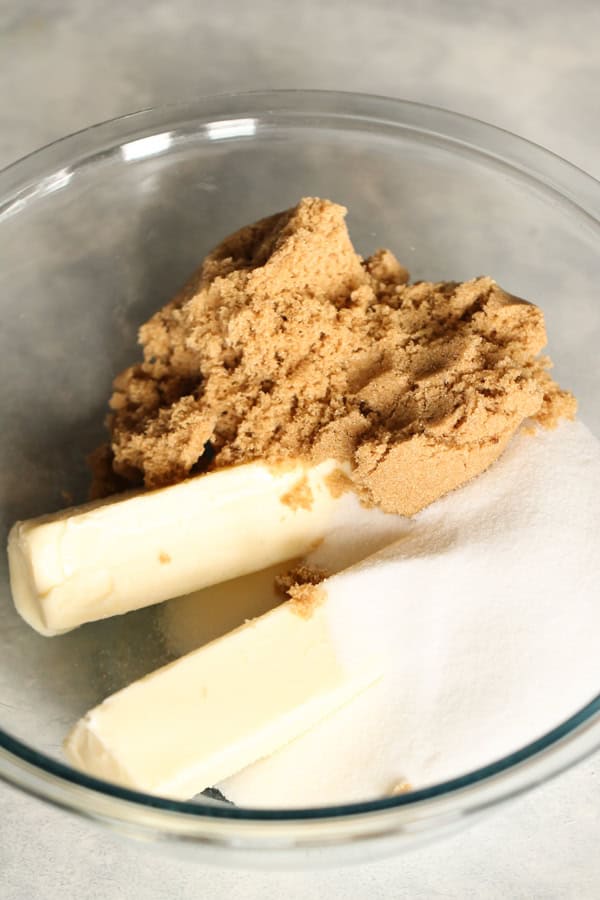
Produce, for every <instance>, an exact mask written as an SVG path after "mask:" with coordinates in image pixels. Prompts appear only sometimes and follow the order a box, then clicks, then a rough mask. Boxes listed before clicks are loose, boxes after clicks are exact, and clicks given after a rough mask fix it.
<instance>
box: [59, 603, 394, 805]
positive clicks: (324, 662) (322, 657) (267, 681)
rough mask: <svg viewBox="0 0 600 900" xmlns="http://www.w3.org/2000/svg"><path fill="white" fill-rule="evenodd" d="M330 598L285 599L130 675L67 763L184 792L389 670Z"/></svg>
mask: <svg viewBox="0 0 600 900" xmlns="http://www.w3.org/2000/svg"><path fill="white" fill-rule="evenodd" d="M345 634H347V628H346V627H345V625H344V614H343V611H341V610H340V609H339V608H337V609H335V610H333V609H332V608H330V605H329V604H328V602H327V599H325V600H324V601H323V602H322V603H321V604H320V605H317V606H316V607H315V608H314V610H313V611H312V614H311V615H310V616H308V617H303V616H301V615H299V614H298V611H297V610H295V608H294V602H293V601H289V602H286V603H284V604H282V605H281V606H278V607H276V608H275V609H273V610H271V611H270V612H268V613H265V614H264V615H262V616H260V617H258V618H256V619H253V620H251V621H250V622H247V623H246V624H244V625H242V626H240V627H239V628H237V629H235V630H234V631H232V632H230V633H229V634H227V635H225V636H224V637H221V638H218V639H217V640H215V641H212V642H211V643H210V644H207V645H205V646H204V647H202V648H200V649H199V650H195V651H194V652H192V653H189V654H187V655H186V656H183V657H181V658H180V659H178V660H176V661H175V662H172V663H170V664H169V665H167V666H164V667H163V668H161V669H158V670H157V671H155V672H153V673H152V674H150V675H148V676H146V677H145V678H142V679H141V680H140V681H137V682H134V683H133V684H131V685H129V686H128V687H126V688H124V689H123V690H121V691H119V692H118V693H116V694H113V695H112V696H111V697H108V699H106V700H105V701H104V702H103V703H101V704H100V705H99V706H97V707H96V708H95V709H93V710H91V711H90V712H88V713H87V715H85V716H84V718H83V719H81V720H80V721H79V722H78V723H77V725H76V726H75V728H74V729H73V731H72V732H71V733H70V735H69V736H68V737H67V739H66V741H65V752H66V755H67V757H68V759H69V761H70V762H71V763H73V765H75V766H76V767H78V768H80V769H82V770H83V771H85V772H87V773H88V774H90V775H94V776H96V777H98V778H103V779H105V780H108V781H114V782H117V783H118V784H121V785H123V786H126V787H129V788H133V789H135V790H140V791H145V792H147V793H151V794H158V795H163V796H168V797H174V798H176V799H188V798H190V797H193V796H194V795H195V794H197V793H199V792H200V791H202V790H203V789H204V788H206V787H210V786H212V785H214V784H216V783H217V782H219V781H221V780H223V779H224V778H227V777H228V776H230V775H233V774H234V773H235V772H239V771H240V770H241V769H243V768H245V767H246V766H248V765H250V764H251V763H253V762H255V761H256V760H258V759H260V758H262V757H264V756H267V755H268V754H270V753H273V752H274V751H275V750H277V749H279V748H280V747H282V746H284V745H285V744H287V743H288V742H289V741H291V740H293V739H294V738H296V737H298V736H299V735H300V734H302V733H304V732H306V731H308V730H309V729H310V728H311V727H313V726H314V725H316V724H317V722H319V721H321V720H322V719H324V718H325V717H327V716H328V715H329V714H331V713H332V712H333V711H334V710H336V709H337V708H339V707H340V706H342V705H343V704H345V703H346V702H348V701H349V700H350V699H351V698H352V697H353V696H355V695H356V694H357V693H358V692H360V691H361V690H364V689H365V688H366V687H367V686H368V685H369V684H371V683H373V682H374V681H375V680H376V679H377V678H378V676H379V675H380V674H381V673H380V671H379V664H375V663H374V662H373V661H372V660H370V659H369V658H368V657H367V655H366V654H367V652H368V651H366V650H365V649H364V648H363V647H361V648H360V649H359V650H357V644H356V642H355V641H352V640H349V639H348V638H347V637H345Z"/></svg>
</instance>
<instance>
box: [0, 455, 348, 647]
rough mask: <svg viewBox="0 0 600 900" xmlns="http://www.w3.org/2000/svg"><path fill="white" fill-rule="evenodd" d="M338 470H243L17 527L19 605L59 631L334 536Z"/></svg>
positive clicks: (14, 557)
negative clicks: (333, 478) (330, 482)
mask: <svg viewBox="0 0 600 900" xmlns="http://www.w3.org/2000/svg"><path fill="white" fill-rule="evenodd" d="M336 468H338V465H337V463H335V462H333V461H325V462H323V463H321V464H319V465H318V466H313V467H306V466H305V465H303V464H300V463H297V464H292V465H290V466H287V467H280V468H272V467H268V466H267V465H264V464H261V463H248V464H245V465H241V466H236V467H232V468H229V469H223V470H220V471H217V472H215V473H210V474H206V475H199V476H197V477H196V478H191V479H188V480H187V481H184V482H181V483H179V484H176V485H173V486H171V487H166V488H161V489H159V490H154V491H147V492H136V493H128V494H122V495H118V496H117V497H113V498H109V499H106V500H101V501H96V502H94V503H89V504H86V505H84V506H80V507H75V508H71V509H67V510H64V511H62V512H59V513H56V514H54V515H49V516H43V517H41V518H37V519H30V520H28V521H25V522H17V523H16V524H15V525H14V526H13V528H12V529H11V532H10V534H9V540H8V559H9V567H10V581H11V588H12V594H13V600H14V603H15V606H16V608H17V610H18V612H19V613H20V614H21V616H22V617H23V618H24V619H25V621H26V622H28V623H29V624H30V625H31V626H32V627H33V628H35V629H36V630H37V631H39V632H40V633H41V634H44V635H55V634H60V633H62V632H65V631H69V630H70V629H72V628H76V627H77V626H78V625H82V624H83V623H85V622H90V621H94V620H96V619H104V618H107V617H108V616H114V615H120V614H122V613H126V612H130V611H131V610H134V609H139V608H141V607H144V606H150V605H152V604H154V603H160V602H162V601H163V600H167V599H170V598H172V597H176V596H179V595H182V594H187V593H190V592H191V591H195V590H199V589H200V588H202V587H206V586H208V585H211V584H216V583H217V582H220V581H224V580H226V579H231V578H236V577H238V576H240V575H245V574H248V573H249V572H253V571H257V570H259V569H263V568H266V567H267V566H271V565H274V564H276V563H278V562H282V561H284V560H286V559H290V558H292V557H295V556H300V555H302V554H304V553H306V552H308V551H309V550H310V549H311V547H312V546H313V545H314V543H315V542H316V541H318V540H320V539H321V538H322V537H323V536H324V534H325V533H326V531H327V526H328V523H329V522H330V520H331V516H332V514H333V510H334V508H335V505H336V499H335V498H334V497H333V496H332V493H331V491H330V490H329V488H328V486H327V478H328V476H329V475H330V474H331V473H332V472H333V471H334V470H335V469H336Z"/></svg>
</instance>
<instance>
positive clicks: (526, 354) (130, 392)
mask: <svg viewBox="0 0 600 900" xmlns="http://www.w3.org/2000/svg"><path fill="white" fill-rule="evenodd" d="M345 213H346V210H345V209H344V208H343V207H341V206H338V205H336V204H334V203H330V202H329V201H326V200H319V199H311V198H309V199H304V200H302V201H301V202H300V203H299V204H298V205H297V206H296V207H295V208H293V209H291V210H287V211H286V212H283V213H279V214H277V215H274V216H271V217H269V218H267V219H263V220H262V221H260V222H257V223H256V224H254V225H250V226H248V227H246V228H243V229H241V231H238V232H236V233H235V234H233V235H232V236H230V237H228V238H226V239H225V240H224V241H223V242H222V243H221V244H220V245H219V246H218V247H217V248H216V249H215V250H214V251H213V252H212V253H211V254H210V255H209V256H208V257H207V258H206V259H205V261H204V263H203V264H202V266H201V268H200V269H199V270H198V272H197V273H196V274H195V275H194V276H193V277H192V279H191V281H190V282H189V283H188V285H187V286H186V287H185V288H184V289H183V290H182V291H181V292H180V293H179V294H178V295H177V296H176V297H175V298H174V299H173V300H172V301H171V302H170V303H168V304H167V305H166V306H165V307H164V308H163V309H161V310H160V311H159V312H157V313H156V315H154V316H153V317H152V318H151V319H150V321H149V322H147V323H146V324H145V325H143V326H142V328H141V329H140V342H141V344H142V346H143V350H144V360H143V362H141V363H138V364H136V365H134V366H132V367H131V368H129V369H126V370H125V371H124V372H123V373H121V374H120V375H119V376H118V377H117V378H116V379H115V382H114V393H113V396H112V398H111V401H110V406H111V410H112V413H111V415H110V417H109V428H110V433H111V440H110V446H108V447H105V448H100V450H99V451H98V452H97V454H96V455H95V461H94V468H95V472H96V481H95V488H94V493H95V495H96V496H101V495H103V494H106V493H110V492H111V491H114V490H119V489H121V488H123V487H125V486H131V485H136V484H144V485H145V486H146V487H148V488H155V487H159V486H162V485H167V484H171V483H173V482H176V481H179V480H181V479H183V478H185V477H187V476H188V475H190V474H195V473H198V472H202V471H207V470H209V469H215V468H221V467H223V466H230V465H234V464H237V463H241V462H247V461H250V460H256V459H264V460H267V461H276V460H282V459H288V458H304V459H308V460H312V461H318V460H321V459H324V458H327V457H333V458H335V459H338V460H340V461H349V462H350V463H351V466H352V471H353V474H352V481H353V486H354V488H355V489H356V490H357V491H358V492H359V494H360V495H361V496H362V497H363V499H364V500H365V501H366V502H368V503H374V504H377V505H378V506H381V507H382V508H383V509H385V510H388V511H391V512H397V513H401V514H404V515H411V514H413V513H415V512H417V511H418V510H419V509H421V508H422V507H424V506H426V505H427V504H428V503H430V502H432V501H433V500H435V499H436V498H437V497H439V496H441V495H442V494H444V493H446V492H447V491H450V490H452V489H453V488H456V487H458V486H459V485H461V484H463V483H464V482H466V481H467V480H469V479H470V478H472V477H473V476H475V475H477V474H478V473H480V472H481V471H483V470H484V469H485V468H487V466H489V465H490V464H491V463H492V462H493V461H494V460H495V459H496V458H497V457H498V456H499V455H500V453H501V452H502V450H503V449H504V448H505V446H506V444H507V443H508V441H509V440H510V438H511V436H512V435H513V434H514V433H515V431H516V430H517V428H518V427H519V425H520V424H521V423H522V422H523V421H524V420H525V419H533V420H537V421H538V422H539V423H540V424H542V425H545V426H552V425H553V424H555V423H556V421H557V420H558V418H559V417H560V416H572V415H573V414H574V411H575V400H574V398H573V397H572V395H570V394H568V393H567V392H564V391H561V390H560V389H559V387H558V386H557V385H556V384H555V382H554V381H553V380H552V378H551V377H550V375H549V374H548V369H549V368H550V362H549V360H548V359H547V358H546V357H540V356H539V353H540V351H541V349H542V348H543V347H544V345H545V343H546V332H545V328H544V321H543V316H542V313H541V311H540V310H539V309H538V308H537V307H536V306H534V305H532V304H530V303H526V302H525V301H523V300H520V299H518V298H516V297H513V296H511V295H510V294H507V293H505V292H504V291H503V290H501V288H499V287H498V285H497V284H496V283H495V282H494V281H493V280H492V279H491V278H475V279H473V280H472V281H468V282H465V283H463V284H457V283H454V282H447V283H446V282H444V283H435V284H434V283H426V282H419V283H415V284H408V283H407V282H408V273H407V272H406V270H405V269H404V268H403V267H402V266H401V265H400V264H399V263H398V262H397V260H396V259H395V257H394V256H393V255H392V253H390V252H389V251H388V250H380V251H378V252H377V253H375V254H374V255H373V256H371V257H370V258H368V259H366V260H364V261H363V260H362V259H361V258H360V257H359V256H358V255H357V254H356V252H355V250H354V248H353V246H352V244H351V242H350V238H349V236H348V232H347V229H346V226H345V222H344V216H345Z"/></svg>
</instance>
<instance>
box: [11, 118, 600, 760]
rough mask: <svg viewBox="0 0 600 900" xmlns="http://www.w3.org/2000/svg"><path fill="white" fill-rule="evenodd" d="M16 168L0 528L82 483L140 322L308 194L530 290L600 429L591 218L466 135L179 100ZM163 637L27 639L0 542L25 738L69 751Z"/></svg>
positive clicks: (371, 235) (14, 712)
mask: <svg viewBox="0 0 600 900" xmlns="http://www.w3.org/2000/svg"><path fill="white" fill-rule="evenodd" d="M24 165H25V167H27V166H28V165H29V166H30V169H29V170H27V171H26V170H25V169H24V170H23V179H22V183H21V184H20V186H19V190H15V189H11V190H8V188H7V187H6V180H5V184H4V193H3V194H2V193H1V192H2V182H1V181H0V298H1V302H2V324H3V327H2V333H1V340H2V347H1V353H0V379H1V384H2V385H3V391H2V397H3V428H2V430H1V432H0V459H1V462H2V465H1V468H0V494H1V504H0V506H1V509H0V515H1V528H2V536H3V538H5V537H6V534H7V532H8V529H9V527H10V525H11V524H12V522H13V521H14V520H16V519H18V518H27V517H30V516H33V515H37V514H42V513H45V512H49V511H52V510H55V509H58V508H60V507H63V506H65V505H68V504H69V503H71V502H79V501H81V500H83V499H84V498H85V496H86V491H87V485H88V473H87V469H86V464H85V456H86V454H87V453H88V452H90V451H91V450H92V449H93V448H94V447H95V446H96V445H97V444H98V443H99V442H100V441H101V440H102V439H103V436H104V431H103V418H104V415H105V411H106V403H107V398H108V395H109V392H110V385H111V379H112V377H113V375H114V374H115V373H116V372H117V371H119V370H120V369H121V368H122V367H123V366H124V365H126V364H128V363H129V362H130V361H132V360H133V359H135V358H137V355H138V350H137V348H136V331H137V328H138V326H139V324H140V323H141V322H143V321H144V320H145V319H146V318H147V317H148V316H149V315H150V314H151V313H152V312H153V311H154V310H155V309H156V308H158V307H159V306H160V305H161V304H163V303H164V302H166V301H167V300H168V299H169V298H170V296H171V295H172V294H173V293H174V292H175V291H176V290H177V288H178V287H179V286H180V285H181V284H182V282H183V281H184V280H185V279H186V278H187V276H188V275H189V274H190V273H191V271H192V270H193V269H194V268H195V267H196V266H197V265H198V263H199V261H200V260H201V259H202V257H203V256H204V254H205V253H206V252H207V251H208V250H209V249H210V248H211V247H212V246H213V245H214V244H215V243H216V242H217V241H219V240H220V239H221V238H222V237H223V236H224V235H226V234H227V233H229V232H231V231H232V230H234V229H236V228H238V227H239V226H241V225H242V224H245V223H248V222H251V221H254V220H255V219H258V218H260V217H262V216H265V215H267V214H269V213H271V212H274V211H276V210H280V209H283V208H285V207H287V206H290V205H292V204H294V203H295V202H296V201H297V200H298V198H300V197H301V196H305V195H320V196H324V197H328V198H331V199H333V200H336V201H338V202H341V203H343V204H344V205H346V206H347V207H348V209H349V216H348V222H349V227H350V231H351V235H352V237H353V240H354V242H355V245H356V247H357V249H358V250H359V251H360V252H361V253H363V254H367V253H369V252H370V251H372V250H374V249H375V248H377V247H380V246H387V247H390V248H391V249H392V250H394V251H395V253H396V254H397V256H398V257H399V258H400V260H401V261H402V262H403V263H404V264H406V265H407V267H408V268H409V269H410V272H411V275H412V277H413V278H414V279H419V278H423V279H434V280H435V279H457V280H458V279H461V280H462V279H466V278H470V277H473V276H474V275H478V274H491V275H493V276H494V277H495V278H496V279H497V281H498V282H500V284H501V285H502V286H503V287H505V288H506V289H507V290H509V291H510V292H512V293H514V294H517V295H519V296H523V297H527V298H528V299H532V300H535V301H536V302H538V303H539V304H540V305H541V306H542V307H543V309H544V312H545V314H546V320H547V325H548V332H549V341H550V349H551V353H552V357H553V359H554V361H555V365H556V370H555V371H556V375H557V378H558V380H559V381H560V382H561V383H562V384H563V385H564V386H565V387H569V388H570V389H572V390H573V391H574V392H575V393H576V394H577V396H578V398H579V400H580V410H581V417H582V418H583V419H584V420H585V421H586V423H587V424H588V425H589V426H590V427H591V428H592V430H593V431H595V433H596V434H599V433H600V405H599V404H598V402H597V396H598V393H599V391H600V367H598V365H597V364H596V363H594V359H595V354H596V351H597V347H598V342H599V338H600V305H599V304H598V297H597V285H598V283H599V280H600V255H599V254H598V227H597V225H594V223H593V222H592V221H591V220H589V219H588V218H587V217H586V216H585V215H583V214H582V212H581V211H580V210H579V209H578V208H577V207H576V206H575V205H573V204H572V203H570V202H569V201H568V200H566V199H564V198H562V197H561V196H560V195H559V194H558V193H556V192H555V191H553V190H551V189H550V188H548V187H545V186H543V185H542V184H540V183H539V182H537V181H536V180H535V178H533V177H531V176H530V175H529V174H527V173H523V172H519V171H517V170H516V169H514V168H511V167H510V166H509V165H506V164H504V163H503V162H502V161H501V160H498V159H494V158H492V157H491V156H489V155H486V154H484V153H482V152H480V151H479V150H477V148H475V147H473V146H470V145H469V144H461V143H459V142H457V141H454V140H450V139H447V138H445V137H443V136H442V135H440V134H437V135H436V134H431V133H427V132H426V131H424V130H419V129H418V128H416V127H412V126H411V127H400V126H394V127H392V126H391V125H390V126H385V125H384V124H382V123H379V124H378V123H374V122H369V121H367V120H364V121H362V120H360V119H356V118H352V117H344V116H337V117H336V116H335V115H333V114H331V113H330V114H328V115H321V116H319V115H308V114H305V115H291V114H284V113H283V112H281V113H280V114H279V115H274V114H273V115H268V114H266V113H264V111H263V113H260V112H257V113H256V114H252V115H250V114H247V115H245V116H233V117H232V118H223V116H220V117H219V116H215V115H213V116H211V115H208V116H204V117H203V116H202V115H197V116H195V117H193V116H190V115H189V114H185V115H184V114H183V113H181V115H179V114H178V113H177V112H172V113H170V114H165V115H164V119H163V121H162V122H156V123H151V124H150V127H149V126H148V124H147V123H146V122H144V121H142V122H141V124H140V123H139V122H138V120H136V119H135V118H134V119H132V120H131V123H130V124H128V123H127V122H124V123H123V122H122V123H120V124H118V125H117V126H115V127H114V128H113V130H111V129H110V128H104V130H102V129H100V130H99V131H98V132H97V135H96V136H94V134H93V133H88V135H87V136H84V137H83V138H81V139H77V138H75V139H73V140H72V141H71V142H66V143H65V144H63V146H62V147H58V148H53V149H52V150H51V151H50V152H49V153H47V155H46V157H43V156H42V157H38V159H37V160H34V161H33V162H31V164H30V163H27V162H26V163H25V164H24ZM31 173H33V174H31ZM16 174H17V175H19V173H18V172H17V173H16ZM19 177H20V176H19ZM10 179H12V180H13V182H14V179H15V172H13V173H11V174H10ZM255 611H256V605H255V601H254V600H253V599H252V598H249V600H248V604H247V606H246V607H244V608H243V609H238V610H234V611H232V613H231V617H230V618H229V619H228V621H225V620H223V621H221V622H220V623H217V624H215V622H214V620H210V619H209V618H208V617H207V618H206V619H205V620H204V619H202V620H200V622H199V625H198V641H199V642H201V641H202V640H207V639H209V638H210V637H212V636H213V635H214V634H215V633H217V632H218V631H219V630H225V627H229V626H231V625H232V624H235V623H236V622H237V621H242V620H243V619H244V618H245V617H247V616H248V615H251V614H252V613H253V612H255ZM173 652H174V651H173V647H172V646H171V645H170V643H169V641H168V640H167V639H166V638H165V632H164V628H163V627H162V619H161V609H160V608H159V607H157V608H153V609H148V610H144V611H141V612H137V613H132V614H130V615H127V616H123V617H120V618H116V619H113V620H107V621H104V622H100V623H95V624H91V625H87V626H85V627H83V628H81V629H79V630H77V631H76V632H73V633H70V634H67V635H64V636H62V637H57V638H53V639H51V640H48V639H45V638H42V637H40V636H38V635H37V634H35V633H34V632H33V631H32V630H31V629H29V628H28V627H27V626H26V625H25V624H24V623H23V622H22V621H21V620H20V618H19V617H18V616H17V615H16V613H15V612H14V609H13V607H12V602H11V599H10V591H9V585H8V578H7V564H6V558H5V556H4V554H2V557H1V559H0V698H1V699H0V724H1V725H2V727H3V728H4V729H6V730H7V731H8V732H10V733H11V734H12V735H14V736H15V737H17V738H18V739H20V740H22V741H24V742H25V743H27V744H29V745H30V746H31V747H32V748H34V749H36V750H38V751H40V752H42V753H45V754H48V755H49V756H51V757H55V758H56V759H61V758H62V755H61V743H62V740H63V738H64V736H65V733H66V731H67V730H68V729H69V727H70V726H71V725H72V724H73V723H74V722H75V720H76V719H77V718H78V717H79V716H80V715H82V714H83V713H84V712H85V711H86V710H87V709H88V708H90V707H91V706H93V705H94V704H95V703H97V702H99V701H100V700H101V699H102V698H103V697H105V696H106V695H107V694H108V693H110V692H112V691H114V690H116V689H118V688H119V687H121V686H123V685H124V684H126V683H128V682H130V681H131V680H133V679H134V678H136V677H139V676H141V675H142V674H144V673H145V672H147V671H150V670H152V669H153V668H156V667H157V666H158V665H159V664H161V663H162V662H164V661H166V660H168V659H170V658H172V656H173ZM582 699H586V698H582ZM573 712H575V710H574V711H573Z"/></svg>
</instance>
